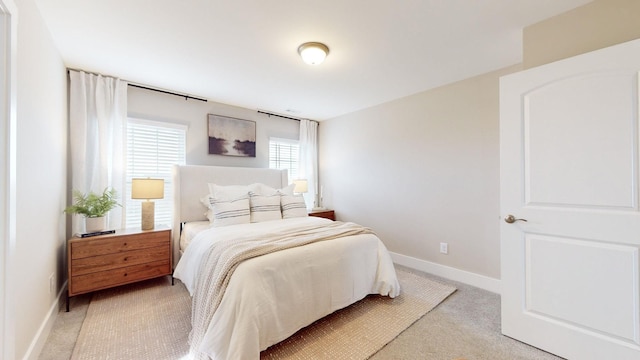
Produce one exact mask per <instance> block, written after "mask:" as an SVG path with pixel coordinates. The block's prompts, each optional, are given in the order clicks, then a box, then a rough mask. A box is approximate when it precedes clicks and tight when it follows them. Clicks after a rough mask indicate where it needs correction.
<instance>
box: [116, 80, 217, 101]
mask: <svg viewBox="0 0 640 360" xmlns="http://www.w3.org/2000/svg"><path fill="white" fill-rule="evenodd" d="M127 85H128V86H133V87H135V88H138V89H145V90H151V91H157V92H159V93H163V94H169V95H174V96H180V97H183V98H184V99H185V100H189V99H191V100H198V101H204V102H207V99H203V98H198V97H193V96H191V95H186V94H178V93H174V92H171V91H167V90H161V89H155V88H152V87H148V86H143V85H138V84H134V83H130V82H127Z"/></svg>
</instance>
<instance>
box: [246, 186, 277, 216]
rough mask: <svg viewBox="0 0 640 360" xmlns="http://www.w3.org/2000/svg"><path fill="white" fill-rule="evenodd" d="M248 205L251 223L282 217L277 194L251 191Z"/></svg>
mask: <svg viewBox="0 0 640 360" xmlns="http://www.w3.org/2000/svg"><path fill="white" fill-rule="evenodd" d="M249 205H250V209H251V222H252V223H256V222H263V221H271V220H281V219H282V212H281V211H280V195H279V194H275V195H271V196H262V195H256V194H254V193H253V192H251V193H250V196H249Z"/></svg>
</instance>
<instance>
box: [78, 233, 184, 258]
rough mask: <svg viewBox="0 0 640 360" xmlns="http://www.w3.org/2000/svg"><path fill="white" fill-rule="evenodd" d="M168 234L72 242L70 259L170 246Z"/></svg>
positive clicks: (145, 234)
mask: <svg viewBox="0 0 640 360" xmlns="http://www.w3.org/2000/svg"><path fill="white" fill-rule="evenodd" d="M167 234H168V232H164V231H162V232H150V233H141V234H135V235H126V236H107V237H106V238H99V239H95V240H83V241H76V242H72V243H71V246H72V247H73V249H72V251H71V256H72V259H82V258H86V257H91V256H99V255H105V254H113V253H118V252H123V251H129V250H138V249H147V248H151V247H155V246H159V245H166V246H167V247H169V246H170V241H171V236H170V235H167Z"/></svg>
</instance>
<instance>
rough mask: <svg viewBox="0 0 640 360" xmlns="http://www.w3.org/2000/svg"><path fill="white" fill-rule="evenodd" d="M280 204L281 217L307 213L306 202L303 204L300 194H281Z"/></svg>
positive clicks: (288, 217)
mask: <svg viewBox="0 0 640 360" xmlns="http://www.w3.org/2000/svg"><path fill="white" fill-rule="evenodd" d="M280 206H281V207H282V218H283V219H291V218H296V217H305V216H308V215H309V213H308V212H307V204H305V202H304V198H303V197H302V195H282V196H281V197H280Z"/></svg>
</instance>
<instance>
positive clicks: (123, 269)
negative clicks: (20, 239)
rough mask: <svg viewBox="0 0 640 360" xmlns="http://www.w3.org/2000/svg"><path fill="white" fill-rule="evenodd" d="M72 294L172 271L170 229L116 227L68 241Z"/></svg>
mask: <svg viewBox="0 0 640 360" xmlns="http://www.w3.org/2000/svg"><path fill="white" fill-rule="evenodd" d="M67 265H68V270H69V286H68V289H67V311H69V298H70V297H71V296H75V295H80V294H85V293H88V292H92V291H96V290H101V289H108V288H111V287H114V286H119V285H124V284H129V283H133V282H136V281H141V280H147V279H152V278H155V277H160V276H166V275H171V229H169V228H166V227H160V228H156V229H153V230H146V231H142V230H139V229H125V230H117V231H116V232H115V233H114V234H108V235H101V236H94V237H87V238H80V237H76V236H74V237H72V238H71V239H69V241H68V242H67Z"/></svg>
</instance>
